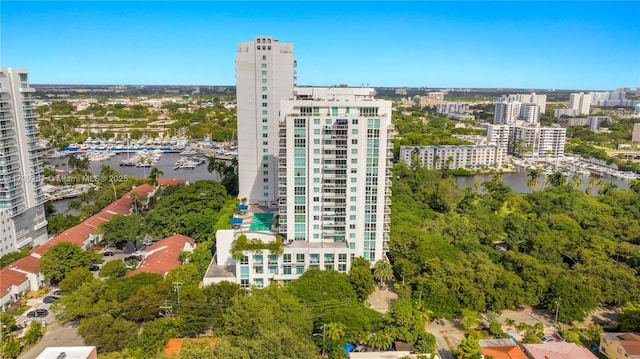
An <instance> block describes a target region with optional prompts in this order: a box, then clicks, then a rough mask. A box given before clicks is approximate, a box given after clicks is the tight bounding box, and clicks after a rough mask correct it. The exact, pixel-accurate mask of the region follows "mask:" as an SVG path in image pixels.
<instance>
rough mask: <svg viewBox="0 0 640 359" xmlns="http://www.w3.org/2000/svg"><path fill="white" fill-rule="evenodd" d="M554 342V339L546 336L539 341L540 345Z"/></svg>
mask: <svg viewBox="0 0 640 359" xmlns="http://www.w3.org/2000/svg"><path fill="white" fill-rule="evenodd" d="M555 341H556V338H554V337H552V336H550V335H547V336H544V337H542V339H540V343H542V344H545V343H554V342H555Z"/></svg>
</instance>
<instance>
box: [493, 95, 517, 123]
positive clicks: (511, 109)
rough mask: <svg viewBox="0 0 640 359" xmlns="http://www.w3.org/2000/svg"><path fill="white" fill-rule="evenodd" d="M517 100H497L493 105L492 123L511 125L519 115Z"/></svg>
mask: <svg viewBox="0 0 640 359" xmlns="http://www.w3.org/2000/svg"><path fill="white" fill-rule="evenodd" d="M521 105H522V104H521V103H520V102H518V101H505V102H501V101H499V102H497V103H496V106H495V111H494V116H493V123H494V124H496V125H511V124H514V123H515V122H516V120H518V117H519V116H520V106H521Z"/></svg>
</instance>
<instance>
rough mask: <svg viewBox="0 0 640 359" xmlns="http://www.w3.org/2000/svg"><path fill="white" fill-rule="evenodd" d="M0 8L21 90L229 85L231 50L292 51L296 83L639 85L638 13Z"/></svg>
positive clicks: (590, 5) (195, 6)
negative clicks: (259, 43)
mask: <svg viewBox="0 0 640 359" xmlns="http://www.w3.org/2000/svg"><path fill="white" fill-rule="evenodd" d="M292 4H293V3H291V2H205V1H203V2H189V3H176V2H22V1H21V2H11V1H9V2H3V4H2V8H1V9H0V11H1V14H0V20H1V23H2V28H1V30H2V32H1V34H0V36H1V40H2V41H1V50H2V51H1V60H2V64H3V66H7V67H19V68H26V69H28V70H29V72H30V74H31V78H32V81H31V82H32V83H34V84H96V85H100V84H123V85H134V84H140V85H232V84H235V69H234V59H233V54H234V53H235V52H236V51H237V46H238V45H237V44H238V43H239V42H241V41H245V40H246V39H251V38H253V37H255V36H256V35H268V36H273V37H274V38H277V39H280V40H281V41H285V42H292V43H295V44H296V49H295V52H296V60H297V61H298V72H299V76H298V81H297V84H298V85H301V86H304V85H311V86H331V85H334V84H341V83H346V84H348V85H350V86H361V85H369V86H375V87H394V86H395V87H405V86H406V87H454V88H459V87H463V88H539V89H584V90H607V89H615V88H618V87H632V88H635V87H639V86H640V25H639V24H638V22H637V21H635V19H634V16H635V14H637V13H638V12H639V11H638V10H640V4H639V3H637V2H614V3H611V2H606V3H605V2H547V3H533V2H480V1H477V2H476V1H474V2H453V3H450V2H398V3H389V2H347V3H342V2H303V3H295V6H292Z"/></svg>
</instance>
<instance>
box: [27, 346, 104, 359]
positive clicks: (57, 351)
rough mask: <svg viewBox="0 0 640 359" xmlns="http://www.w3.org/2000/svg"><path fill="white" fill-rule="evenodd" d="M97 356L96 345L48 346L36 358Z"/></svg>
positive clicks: (53, 358)
mask: <svg viewBox="0 0 640 359" xmlns="http://www.w3.org/2000/svg"><path fill="white" fill-rule="evenodd" d="M63 353H64V356H62V354H63ZM97 357H98V356H97V352H96V347H89V346H86V347H84V346H83V347H48V348H45V349H44V350H43V351H42V352H41V353H40V355H38V356H37V357H36V359H59V358H64V359H89V358H97Z"/></svg>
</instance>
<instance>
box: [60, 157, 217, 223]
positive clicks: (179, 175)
mask: <svg viewBox="0 0 640 359" xmlns="http://www.w3.org/2000/svg"><path fill="white" fill-rule="evenodd" d="M130 156H133V154H131V155H129V154H127V153H120V154H117V155H115V156H113V157H111V158H109V159H107V160H102V161H91V163H90V166H89V170H90V171H91V173H93V174H96V175H97V174H99V173H100V168H101V167H102V165H108V166H111V168H113V169H115V170H116V171H119V172H121V173H122V174H124V175H125V176H128V177H141V178H146V177H148V176H149V171H150V170H151V167H135V166H120V163H121V162H122V160H126V159H127V158H129V157H130ZM179 159H180V155H179V154H178V153H163V154H162V156H161V157H160V159H159V160H158V163H156V164H155V165H153V167H157V168H158V169H159V170H160V171H162V172H163V174H162V176H161V177H163V178H175V179H185V180H187V181H189V182H190V183H193V182H195V181H198V180H210V179H214V180H217V179H218V177H217V175H216V174H215V173H209V171H207V164H208V162H207V161H205V162H204V163H203V164H201V165H199V166H197V167H195V168H194V169H178V170H174V169H173V168H174V166H175V164H176V162H178V160H179ZM47 161H48V162H49V163H50V164H51V165H54V166H56V165H57V166H58V167H57V169H58V170H67V169H68V167H67V163H68V161H69V158H68V157H62V158H53V159H48V160H47ZM68 203H69V199H64V200H60V201H55V202H53V206H54V207H55V208H56V210H57V211H58V213H59V214H64V213H65V211H66V210H67V208H68ZM67 214H73V213H71V212H67Z"/></svg>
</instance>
